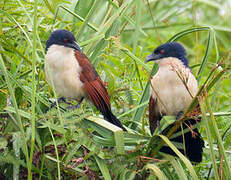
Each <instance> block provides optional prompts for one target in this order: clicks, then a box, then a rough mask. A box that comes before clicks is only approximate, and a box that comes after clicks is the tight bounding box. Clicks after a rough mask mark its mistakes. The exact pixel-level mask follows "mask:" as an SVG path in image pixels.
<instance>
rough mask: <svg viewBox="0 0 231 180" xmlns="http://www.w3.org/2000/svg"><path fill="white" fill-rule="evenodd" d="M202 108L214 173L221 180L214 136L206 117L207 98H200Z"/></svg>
mask: <svg viewBox="0 0 231 180" xmlns="http://www.w3.org/2000/svg"><path fill="white" fill-rule="evenodd" d="M198 99H199V103H200V107H201V112H202V118H203V121H204V122H205V130H206V135H207V138H208V143H209V147H210V148H209V150H210V157H211V159H212V165H213V171H214V176H215V179H219V174H218V169H217V163H216V157H215V152H214V148H213V140H212V134H211V131H210V128H209V121H208V118H207V117H206V104H205V103H203V100H205V101H207V100H206V99H207V98H203V99H202V98H198Z"/></svg>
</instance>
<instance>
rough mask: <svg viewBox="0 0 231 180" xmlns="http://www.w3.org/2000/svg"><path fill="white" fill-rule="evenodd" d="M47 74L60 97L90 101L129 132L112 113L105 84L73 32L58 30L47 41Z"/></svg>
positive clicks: (113, 122)
mask: <svg viewBox="0 0 231 180" xmlns="http://www.w3.org/2000/svg"><path fill="white" fill-rule="evenodd" d="M45 74H46V79H47V81H48V83H49V84H50V85H52V83H51V79H52V80H53V84H54V88H55V91H56V92H57V93H58V94H60V95H62V96H63V97H65V98H68V99H75V100H78V101H80V102H81V101H82V100H83V98H85V97H86V98H88V99H89V100H90V101H91V102H92V103H93V104H94V105H95V106H96V108H97V109H98V110H99V111H100V112H101V113H102V114H103V116H104V117H105V119H106V120H108V121H109V122H110V123H112V124H114V125H116V126H118V127H120V128H122V129H123V130H124V131H126V129H125V128H124V127H123V125H122V124H121V122H120V121H119V120H118V119H117V118H116V117H115V116H114V114H113V113H112V111H111V105H110V99H109V95H108V92H107V89H106V88H105V86H104V83H103V82H102V80H101V79H100V77H99V75H98V73H97V72H96V70H95V68H94V67H93V65H92V64H91V63H90V61H89V60H88V58H87V56H86V55H85V54H84V53H83V52H82V51H81V49H80V47H79V46H78V44H77V43H76V39H75V37H74V35H73V34H72V33H71V32H69V31H67V30H56V31H54V32H53V33H52V34H51V35H50V37H49V39H48V40H47V42H46V56H45ZM78 105H79V103H78Z"/></svg>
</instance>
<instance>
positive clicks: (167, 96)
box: [146, 42, 204, 162]
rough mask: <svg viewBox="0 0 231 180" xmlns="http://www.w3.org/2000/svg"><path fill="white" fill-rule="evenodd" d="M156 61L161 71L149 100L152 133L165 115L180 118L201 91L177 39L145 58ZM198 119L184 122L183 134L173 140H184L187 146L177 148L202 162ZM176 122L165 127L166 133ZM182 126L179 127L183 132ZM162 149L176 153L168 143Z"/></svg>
mask: <svg viewBox="0 0 231 180" xmlns="http://www.w3.org/2000/svg"><path fill="white" fill-rule="evenodd" d="M149 61H155V62H156V63H157V64H158V66H159V69H158V72H157V73H156V74H155V75H154V76H153V77H152V78H151V87H150V100H149V125H150V131H151V134H153V132H154V131H155V129H156V127H158V126H159V122H160V120H161V118H162V117H163V116H164V115H168V116H175V117H176V119H179V118H180V117H181V115H182V114H183V112H184V111H185V110H186V108H187V107H188V106H189V105H190V103H191V101H192V99H193V97H195V96H196V93H197V91H198V83H197V80H196V78H195V77H194V75H193V74H192V72H191V69H190V68H189V64H188V60H187V58H186V51H185V49H184V47H183V46H182V45H181V44H179V43H177V42H170V43H166V44H163V45H161V46H159V47H157V48H156V49H155V50H154V52H153V53H152V54H150V55H149V56H148V57H146V62H149ZM195 124H196V120H195V119H189V120H186V121H184V123H183V129H186V128H190V130H188V131H185V132H184V135H179V136H177V137H174V138H172V139H171V141H173V142H178V143H183V142H184V143H185V148H178V149H179V150H180V151H181V152H182V153H183V154H185V155H186V156H187V157H188V158H189V160H190V161H193V162H201V161H202V153H203V147H204V141H203V140H202V138H201V135H200V133H199V132H198V129H197V128H195V127H194V128H192V127H193V125H195ZM172 126H174V124H172V125H170V126H169V127H167V128H166V129H165V130H163V132H162V133H163V134H164V135H166V133H167V130H169V129H170V128H171V127H172ZM180 131H181V128H180V127H179V128H178V129H177V132H180ZM160 151H162V152H165V153H168V154H172V155H175V153H174V152H173V151H172V149H170V148H169V147H167V146H163V147H162V148H161V149H160Z"/></svg>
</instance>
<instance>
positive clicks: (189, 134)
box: [160, 119, 204, 163]
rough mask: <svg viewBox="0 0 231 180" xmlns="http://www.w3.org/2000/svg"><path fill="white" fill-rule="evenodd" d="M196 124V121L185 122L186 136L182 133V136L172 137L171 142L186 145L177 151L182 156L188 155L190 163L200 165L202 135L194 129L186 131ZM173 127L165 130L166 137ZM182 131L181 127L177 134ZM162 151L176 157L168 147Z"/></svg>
mask: <svg viewBox="0 0 231 180" xmlns="http://www.w3.org/2000/svg"><path fill="white" fill-rule="evenodd" d="M195 122H196V121H195V120H194V119H190V120H186V121H184V124H183V130H184V131H185V132H184V134H183V135H182V133H180V135H179V136H177V137H174V138H171V137H170V141H171V142H173V143H174V142H175V143H182V144H183V145H185V146H182V148H179V147H178V148H177V149H178V150H179V151H180V152H181V153H182V154H184V155H186V156H187V157H188V158H189V160H190V161H192V162H196V163H199V162H201V161H202V153H203V147H204V141H203V139H202V138H201V135H200V133H199V131H198V129H197V128H194V129H191V130H189V129H187V130H188V131H187V130H186V128H188V127H190V125H193V124H194V125H195ZM173 126H174V124H171V125H169V126H168V127H167V128H166V129H164V130H163V134H164V135H166V134H167V132H169V130H170V129H171V128H172V127H173ZM181 131H182V129H181V127H179V128H178V129H177V131H176V132H175V133H179V132H181ZM183 147H185V148H183ZM160 151H161V152H164V153H167V154H171V155H173V156H176V154H175V152H174V151H173V150H172V149H171V148H170V147H168V146H163V147H162V148H161V149H160Z"/></svg>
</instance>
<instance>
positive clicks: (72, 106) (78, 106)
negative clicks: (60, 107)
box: [67, 97, 84, 110]
mask: <svg viewBox="0 0 231 180" xmlns="http://www.w3.org/2000/svg"><path fill="white" fill-rule="evenodd" d="M83 99H84V98H83V97H82V98H81V99H80V101H79V102H78V104H76V105H73V104H71V105H70V106H67V109H72V110H74V109H78V108H80V104H81V103H82V102H83Z"/></svg>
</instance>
